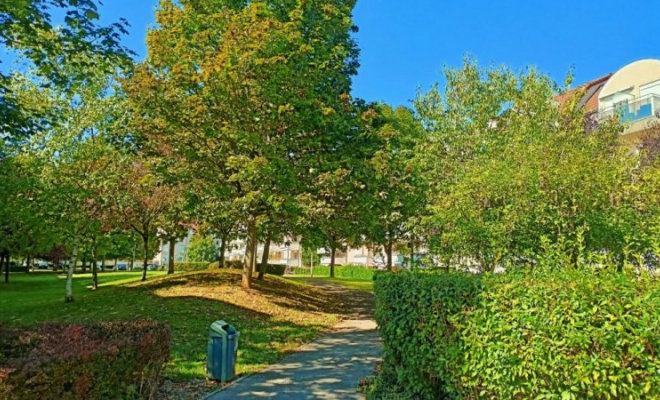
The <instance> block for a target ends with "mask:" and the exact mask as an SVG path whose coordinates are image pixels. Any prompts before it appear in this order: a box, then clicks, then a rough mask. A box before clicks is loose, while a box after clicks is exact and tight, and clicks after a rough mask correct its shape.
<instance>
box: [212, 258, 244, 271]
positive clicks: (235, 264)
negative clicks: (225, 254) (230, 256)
mask: <svg viewBox="0 0 660 400" xmlns="http://www.w3.org/2000/svg"><path fill="white" fill-rule="evenodd" d="M208 266H209V269H218V268H219V266H220V262H218V261H214V262H212V263H211V264H209V265H208ZM225 268H231V269H243V261H240V260H231V261H229V260H225Z"/></svg>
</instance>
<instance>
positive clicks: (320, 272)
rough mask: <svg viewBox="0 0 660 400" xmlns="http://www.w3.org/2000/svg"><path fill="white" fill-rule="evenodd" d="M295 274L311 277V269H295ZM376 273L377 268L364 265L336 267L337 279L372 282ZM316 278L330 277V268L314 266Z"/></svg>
mask: <svg viewBox="0 0 660 400" xmlns="http://www.w3.org/2000/svg"><path fill="white" fill-rule="evenodd" d="M294 272H295V274H296V275H303V276H309V275H310V271H309V268H295V269H294ZM375 272H376V269H375V268H373V267H365V266H362V265H342V266H336V267H335V277H337V278H344V279H353V280H364V281H370V280H372V279H373V278H374V274H375ZM314 276H318V277H328V276H330V267H328V266H326V265H321V266H314Z"/></svg>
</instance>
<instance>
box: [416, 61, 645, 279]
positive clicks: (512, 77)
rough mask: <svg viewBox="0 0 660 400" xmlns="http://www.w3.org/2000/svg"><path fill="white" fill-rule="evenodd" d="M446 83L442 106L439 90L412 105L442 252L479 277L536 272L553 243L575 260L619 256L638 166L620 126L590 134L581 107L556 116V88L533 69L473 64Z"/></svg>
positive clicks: (608, 124) (431, 221)
mask: <svg viewBox="0 0 660 400" xmlns="http://www.w3.org/2000/svg"><path fill="white" fill-rule="evenodd" d="M446 77H447V88H446V90H445V94H444V96H443V95H441V93H440V91H439V90H438V88H437V87H436V88H434V89H432V90H431V91H430V92H429V93H427V94H425V95H422V96H420V98H419V99H418V100H417V102H416V106H417V111H418V113H419V115H420V117H421V120H422V123H423V125H424V127H425V128H426V134H427V136H428V138H427V139H426V140H425V141H424V142H423V144H422V146H420V148H419V150H418V151H417V154H418V157H417V160H418V162H419V163H420V166H421V168H422V171H424V174H425V179H426V181H427V182H429V184H430V191H429V210H428V212H429V216H428V218H426V223H427V228H428V231H429V233H430V234H431V247H432V248H433V250H434V252H435V253H436V254H438V255H440V256H443V258H444V260H445V262H446V263H447V264H453V265H463V266H473V267H477V268H481V269H483V270H493V269H494V268H495V267H496V266H498V265H503V264H505V263H507V262H512V263H525V262H532V263H533V262H534V260H536V259H537V255H538V254H540V253H542V252H543V247H544V243H547V242H549V243H566V244H567V246H568V248H569V250H568V251H569V253H570V254H571V257H573V258H574V259H576V258H577V257H579V255H580V253H582V252H583V250H585V251H587V252H608V253H612V254H621V252H622V251H623V248H624V246H625V242H626V239H625V236H626V232H629V231H630V226H629V225H630V224H629V223H628V222H626V220H625V219H622V218H619V217H617V215H618V210H620V209H621V208H622V204H623V201H624V199H625V197H626V196H627V195H626V191H627V187H628V186H629V184H630V182H632V181H633V171H634V169H635V166H636V165H637V158H636V157H635V156H634V155H632V154H631V153H630V151H629V150H628V149H627V148H625V147H624V146H621V145H620V144H619V142H618V134H619V133H620V132H621V127H620V126H619V124H618V123H617V122H616V121H602V122H601V123H600V124H599V125H598V126H597V127H596V128H595V129H594V130H591V131H590V132H588V133H587V132H586V131H585V119H584V110H583V109H581V108H580V107H578V99H577V98H574V99H572V100H571V101H570V102H568V103H567V104H565V105H563V106H562V107H559V106H558V105H557V104H556V102H555V101H554V100H553V97H554V96H555V95H556V94H557V93H558V90H557V87H556V85H555V84H554V83H553V82H552V81H551V80H550V79H549V78H548V77H546V76H544V75H542V74H539V73H537V72H536V71H534V70H529V71H527V72H525V73H521V74H515V73H513V72H512V71H510V70H508V69H506V68H499V69H490V70H486V71H484V70H482V69H480V68H479V67H478V66H477V65H476V63H475V62H473V61H472V60H468V61H467V62H466V63H465V65H464V66H463V68H462V69H458V70H448V71H447V73H446Z"/></svg>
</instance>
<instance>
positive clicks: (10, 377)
mask: <svg viewBox="0 0 660 400" xmlns="http://www.w3.org/2000/svg"><path fill="white" fill-rule="evenodd" d="M169 354H170V330H169V328H168V327H166V326H164V325H161V324H159V323H155V322H150V321H129V322H114V323H99V324H94V325H77V324H73V325H67V324H48V325H40V326H38V327H35V328H5V327H0V398H2V399H8V400H14V399H15V400H19V399H20V400H31V399H35V400H36V399H140V398H145V399H147V398H153V397H154V395H155V392H156V390H157V388H158V386H159V384H160V376H161V370H162V368H163V365H164V363H165V362H166V361H167V360H168V358H169Z"/></svg>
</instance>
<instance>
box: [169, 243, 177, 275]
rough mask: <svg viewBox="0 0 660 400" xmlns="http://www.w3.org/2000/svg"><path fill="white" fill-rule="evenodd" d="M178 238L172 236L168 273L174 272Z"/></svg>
mask: <svg viewBox="0 0 660 400" xmlns="http://www.w3.org/2000/svg"><path fill="white" fill-rule="evenodd" d="M175 246H176V239H174V238H170V258H169V259H168V260H167V274H168V275H172V274H173V273H174V250H175V249H176V247H175Z"/></svg>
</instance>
